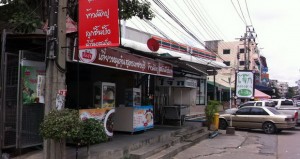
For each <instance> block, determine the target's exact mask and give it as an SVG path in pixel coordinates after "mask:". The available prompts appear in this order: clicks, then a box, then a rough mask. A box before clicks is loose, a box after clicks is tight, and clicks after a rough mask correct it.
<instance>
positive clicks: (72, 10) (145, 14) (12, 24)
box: [0, 0, 154, 33]
mask: <svg viewBox="0 0 300 159" xmlns="http://www.w3.org/2000/svg"><path fill="white" fill-rule="evenodd" d="M1 3H2V4H6V5H3V6H0V8H1V9H0V15H5V16H0V21H3V22H7V26H5V28H7V29H11V30H12V31H14V32H18V33H31V32H34V31H35V30H36V29H38V28H41V27H42V25H43V23H45V21H46V19H47V18H48V12H47V11H48V6H50V4H48V3H49V1H48V0H0V4H1ZM119 3H120V9H119V13H120V16H119V17H120V19H124V20H127V19H130V18H131V17H133V16H137V17H139V18H140V19H147V20H151V19H152V18H153V17H154V14H153V12H152V11H151V10H150V3H149V2H148V1H147V0H145V1H143V2H139V0H126V1H124V0H120V1H119ZM67 6H68V14H69V15H70V17H71V18H72V19H77V17H76V15H77V14H76V13H77V10H78V0H68V5H67Z"/></svg>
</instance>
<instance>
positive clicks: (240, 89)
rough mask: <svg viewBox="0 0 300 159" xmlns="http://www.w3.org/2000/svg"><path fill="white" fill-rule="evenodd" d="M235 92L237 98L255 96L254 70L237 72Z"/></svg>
mask: <svg viewBox="0 0 300 159" xmlns="http://www.w3.org/2000/svg"><path fill="white" fill-rule="evenodd" d="M235 84H236V85H235V89H236V90H235V94H236V96H237V98H253V97H254V74H253V72H252V71H241V70H240V71H239V72H237V73H236V81H235Z"/></svg>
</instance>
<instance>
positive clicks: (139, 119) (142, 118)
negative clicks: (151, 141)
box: [133, 105, 153, 131]
mask: <svg viewBox="0 0 300 159" xmlns="http://www.w3.org/2000/svg"><path fill="white" fill-rule="evenodd" d="M133 108H134V110H133V129H134V131H141V130H146V129H150V128H153V106H151V105H149V106H136V107H133Z"/></svg>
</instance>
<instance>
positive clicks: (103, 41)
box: [79, 0, 120, 49]
mask: <svg viewBox="0 0 300 159" xmlns="http://www.w3.org/2000/svg"><path fill="white" fill-rule="evenodd" d="M118 18H119V17H118V0H79V49H86V48H101V47H110V46H119V45H120V36H119V19H118Z"/></svg>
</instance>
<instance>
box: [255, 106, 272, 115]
mask: <svg viewBox="0 0 300 159" xmlns="http://www.w3.org/2000/svg"><path fill="white" fill-rule="evenodd" d="M251 115H269V114H268V113H267V112H266V111H265V110H264V109H262V108H259V107H257V108H252V109H251Z"/></svg>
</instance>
